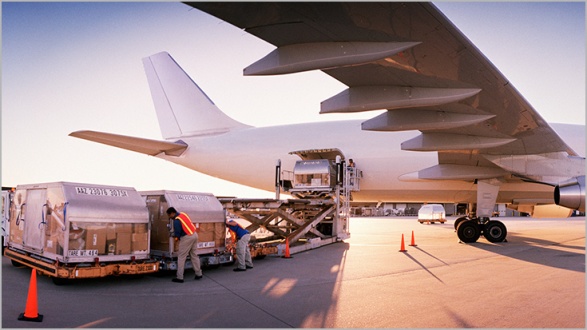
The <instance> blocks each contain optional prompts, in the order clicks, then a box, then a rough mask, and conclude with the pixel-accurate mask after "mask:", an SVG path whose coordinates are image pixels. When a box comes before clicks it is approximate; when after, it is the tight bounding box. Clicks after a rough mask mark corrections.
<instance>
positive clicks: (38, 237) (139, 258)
mask: <svg viewBox="0 0 587 330" xmlns="http://www.w3.org/2000/svg"><path fill="white" fill-rule="evenodd" d="M9 226H10V232H9V236H8V244H7V245H8V246H7V248H6V249H5V251H4V255H5V256H7V257H9V258H10V259H12V262H13V264H15V265H20V264H23V265H27V266H29V267H33V268H36V269H37V270H39V271H41V272H42V273H44V274H46V275H49V276H53V277H54V278H66V279H71V278H87V277H102V276H108V275H121V274H144V273H152V272H156V271H158V263H157V262H155V261H154V260H152V259H151V257H150V251H149V238H150V228H149V213H148V211H147V207H146V206H145V203H144V200H143V198H142V197H141V195H139V193H138V192H137V191H136V190H135V189H134V188H129V187H117V186H103V185H93V184H84V183H71V182H53V183H43V184H29V185H19V186H17V187H16V191H15V192H14V196H13V200H12V203H11V205H10V220H9Z"/></svg>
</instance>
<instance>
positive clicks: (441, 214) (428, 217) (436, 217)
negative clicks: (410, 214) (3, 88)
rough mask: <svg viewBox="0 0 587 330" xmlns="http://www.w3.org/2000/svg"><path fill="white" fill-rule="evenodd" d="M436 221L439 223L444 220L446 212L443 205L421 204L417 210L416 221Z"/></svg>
mask: <svg viewBox="0 0 587 330" xmlns="http://www.w3.org/2000/svg"><path fill="white" fill-rule="evenodd" d="M436 221H438V222H440V223H445V222H446V212H445V211H444V206H442V205H441V204H425V205H422V207H421V208H420V210H419V211H418V222H419V223H424V222H428V223H434V222H436Z"/></svg>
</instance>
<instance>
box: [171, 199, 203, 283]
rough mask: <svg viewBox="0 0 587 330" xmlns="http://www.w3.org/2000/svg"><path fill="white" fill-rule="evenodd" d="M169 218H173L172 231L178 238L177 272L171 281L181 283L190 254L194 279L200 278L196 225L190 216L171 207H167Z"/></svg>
mask: <svg viewBox="0 0 587 330" xmlns="http://www.w3.org/2000/svg"><path fill="white" fill-rule="evenodd" d="M167 215H168V216H169V219H173V233H174V236H175V239H176V240H179V251H178V252H177V274H176V277H175V278H174V279H172V281H173V282H176V283H183V271H184V269H185V261H186V259H187V257H188V254H189V255H190V259H191V260H192V266H193V268H194V272H195V273H196V277H195V279H196V280H199V279H201V278H202V269H201V268H200V257H198V253H197V249H198V233H197V232H196V226H194V224H193V223H192V220H191V219H190V217H189V216H188V215H187V214H185V213H183V212H181V213H179V212H177V210H176V209H175V208H173V207H170V208H168V209H167Z"/></svg>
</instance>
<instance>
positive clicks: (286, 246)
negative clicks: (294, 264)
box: [282, 237, 292, 258]
mask: <svg viewBox="0 0 587 330" xmlns="http://www.w3.org/2000/svg"><path fill="white" fill-rule="evenodd" d="M282 258H292V256H290V255H289V238H287V237H286V238H285V255H284V256H283V257H282Z"/></svg>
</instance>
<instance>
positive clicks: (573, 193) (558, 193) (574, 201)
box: [554, 175, 585, 212]
mask: <svg viewBox="0 0 587 330" xmlns="http://www.w3.org/2000/svg"><path fill="white" fill-rule="evenodd" d="M554 202H555V203H556V204H557V205H560V206H564V207H568V208H570V209H574V210H579V211H581V212H585V176H584V175H583V176H580V177H577V178H575V181H573V182H568V183H565V184H561V185H557V186H556V187H555V188H554Z"/></svg>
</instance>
